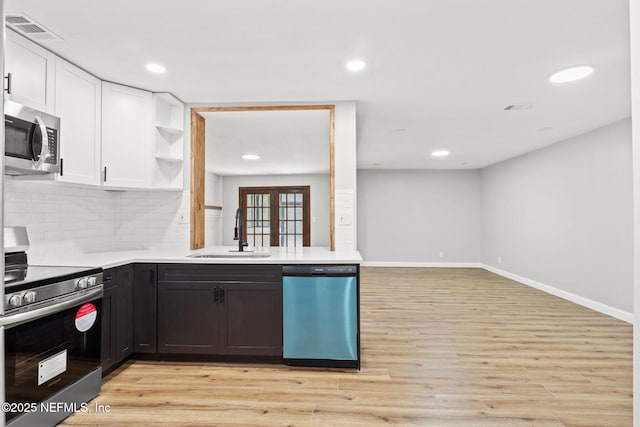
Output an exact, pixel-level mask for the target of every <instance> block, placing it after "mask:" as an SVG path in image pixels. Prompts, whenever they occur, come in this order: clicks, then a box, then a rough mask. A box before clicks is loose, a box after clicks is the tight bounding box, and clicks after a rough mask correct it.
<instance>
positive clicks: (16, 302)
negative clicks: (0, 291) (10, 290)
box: [9, 294, 22, 307]
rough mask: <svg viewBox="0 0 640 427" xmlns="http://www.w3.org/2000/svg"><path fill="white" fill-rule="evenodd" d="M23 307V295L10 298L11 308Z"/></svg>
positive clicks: (14, 295)
mask: <svg viewBox="0 0 640 427" xmlns="http://www.w3.org/2000/svg"><path fill="white" fill-rule="evenodd" d="M21 305H22V295H20V294H13V295H11V297H10V298H9V306H11V307H20V306H21Z"/></svg>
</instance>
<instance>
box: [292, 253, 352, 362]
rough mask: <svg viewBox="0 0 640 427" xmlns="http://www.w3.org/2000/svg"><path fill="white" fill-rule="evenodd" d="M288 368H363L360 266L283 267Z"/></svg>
mask: <svg viewBox="0 0 640 427" xmlns="http://www.w3.org/2000/svg"><path fill="white" fill-rule="evenodd" d="M282 276H283V277H282V285H283V288H282V296H283V304H282V308H283V359H284V363H285V364H287V365H295V366H324V367H335V368H356V369H360V310H359V308H360V307H359V305H360V304H359V299H360V298H359V296H360V289H359V274H358V266H357V265H312V266H310V265H285V266H283V267H282Z"/></svg>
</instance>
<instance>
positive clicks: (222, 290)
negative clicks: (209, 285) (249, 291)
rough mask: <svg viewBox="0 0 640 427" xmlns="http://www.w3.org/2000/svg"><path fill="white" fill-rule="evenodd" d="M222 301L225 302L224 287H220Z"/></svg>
mask: <svg viewBox="0 0 640 427" xmlns="http://www.w3.org/2000/svg"><path fill="white" fill-rule="evenodd" d="M220 302H221V303H222V302H224V288H220Z"/></svg>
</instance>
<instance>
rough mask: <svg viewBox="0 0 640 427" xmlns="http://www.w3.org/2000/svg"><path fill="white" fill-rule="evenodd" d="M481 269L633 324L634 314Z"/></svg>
mask: <svg viewBox="0 0 640 427" xmlns="http://www.w3.org/2000/svg"><path fill="white" fill-rule="evenodd" d="M480 267H481V268H484V269H485V270H487V271H490V272H492V273H495V274H497V275H499V276H502V277H506V278H508V279H511V280H515V281H516V282H519V283H522V284H524V285H527V286H531V287H532V288H536V289H539V290H541V291H543V292H546V293H548V294H551V295H555V296H557V297H560V298H562V299H566V300H567V301H571V302H573V303H576V304H578V305H581V306H583V307H587V308H590V309H592V310H595V311H598V312H600V313H603V314H606V315H608V316H611V317H615V318H616V319H620V320H622V321H625V322H627V323H633V313H629V312H626V311H623V310H619V309H617V308H614V307H611V306H608V305H606V304H602V303H599V302H597V301H593V300H591V299H589V298H584V297H581V296H578V295H575V294H572V293H570V292H566V291H563V290H561V289H557V288H554V287H553V286H549V285H545V284H543V283H540V282H536V281H535V280H531V279H527V278H526V277H522V276H518V275H517V274H513V273H509V272H508V271H504V270H500V269H499V268H495V267H493V266H491V265H487V264H480Z"/></svg>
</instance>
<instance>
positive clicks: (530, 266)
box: [481, 119, 633, 316]
mask: <svg viewBox="0 0 640 427" xmlns="http://www.w3.org/2000/svg"><path fill="white" fill-rule="evenodd" d="M630 131H631V128H630V121H629V120H628V119H627V120H623V121H620V122H617V123H614V124H612V125H610V126H606V127H603V128H600V129H597V130H595V131H593V132H590V133H587V134H584V135H581V136H578V137H575V138H572V139H569V140H567V141H564V142H561V143H558V144H554V145H552V146H550V147H547V148H544V149H541V150H538V151H535V152H531V153H528V154H525V155H522V156H519V157H516V158H514V159H511V160H507V161H505V162H502V163H499V164H496V165H493V166H490V167H488V168H485V169H483V170H482V173H481V176H482V218H483V230H482V262H483V263H484V264H486V265H488V266H489V267H491V268H494V269H499V270H501V271H503V272H507V273H510V274H513V275H517V276H519V277H520V278H524V279H526V280H529V281H532V282H537V283H538V284H542V285H544V286H548V287H550V288H551V289H547V290H551V291H554V290H557V291H559V292H556V293H558V294H562V293H567V295H563V296H565V297H566V296H569V297H571V295H574V296H577V297H578V300H580V301H581V302H582V303H586V304H590V303H591V302H593V303H595V304H596V305H593V306H594V307H597V308H599V309H601V310H605V311H606V310H609V312H610V314H613V315H616V314H617V315H621V316H624V315H625V314H627V315H628V314H629V313H631V312H632V311H633V306H632V300H633V298H632V297H633V294H632V286H631V283H632V271H633V270H632V254H633V247H632V244H633V241H632V234H631V233H630V230H632V229H633V224H632V162H631V135H630ZM499 257H500V261H499ZM611 309H612V310H611ZM617 310H620V311H622V312H623V313H620V312H616V311H617ZM629 316H630V315H629Z"/></svg>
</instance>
